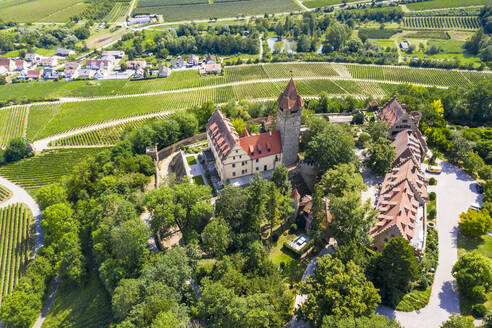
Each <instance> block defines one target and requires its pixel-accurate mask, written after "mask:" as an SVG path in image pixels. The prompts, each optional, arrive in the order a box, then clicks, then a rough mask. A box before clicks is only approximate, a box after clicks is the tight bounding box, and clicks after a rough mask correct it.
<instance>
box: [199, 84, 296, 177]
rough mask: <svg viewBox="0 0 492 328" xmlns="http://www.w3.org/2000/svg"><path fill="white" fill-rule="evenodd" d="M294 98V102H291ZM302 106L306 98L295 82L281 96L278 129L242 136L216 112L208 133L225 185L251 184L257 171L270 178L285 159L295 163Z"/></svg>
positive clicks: (207, 128)
mask: <svg viewBox="0 0 492 328" xmlns="http://www.w3.org/2000/svg"><path fill="white" fill-rule="evenodd" d="M285 97H287V98H288V99H289V101H286V99H285ZM291 98H292V99H293V101H290V99H291ZM302 106H303V101H302V98H301V96H299V95H298V94H297V90H296V87H295V84H294V81H293V80H292V79H291V80H290V82H289V84H288V85H287V88H286V89H285V91H284V92H283V93H282V94H281V95H280V97H279V104H278V110H277V128H279V127H280V128H279V129H278V130H275V131H268V132H264V133H260V134H253V135H251V134H250V133H249V132H248V131H247V130H246V129H244V131H242V134H241V136H239V134H238V133H237V131H236V130H235V129H234V127H233V125H232V123H231V121H230V120H229V119H228V118H226V117H225V116H224V115H223V114H222V112H221V111H220V110H219V109H217V110H215V112H214V113H213V115H212V116H211V117H210V119H209V121H208V123H207V126H206V132H207V141H208V145H209V147H210V150H211V151H212V153H213V157H214V158H215V168H216V169H217V173H218V175H219V177H220V179H221V180H222V182H223V183H224V184H226V183H238V184H242V183H241V182H239V180H241V181H247V180H248V179H251V177H252V175H253V174H255V173H257V172H258V173H261V174H262V175H263V176H268V175H269V174H271V172H272V170H273V169H275V167H277V166H279V165H281V163H283V162H284V161H283V158H284V156H289V161H290V162H289V163H291V164H292V161H294V162H295V160H296V159H297V150H298V146H299V133H300V118H301V116H298V115H301V114H302ZM298 121H299V122H298ZM296 136H297V139H296ZM296 141H297V144H296ZM294 152H295V154H294Z"/></svg>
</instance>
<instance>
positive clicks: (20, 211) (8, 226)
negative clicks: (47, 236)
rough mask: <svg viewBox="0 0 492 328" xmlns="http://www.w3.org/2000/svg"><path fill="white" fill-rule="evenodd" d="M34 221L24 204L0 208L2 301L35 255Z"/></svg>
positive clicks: (0, 289) (0, 296)
mask: <svg viewBox="0 0 492 328" xmlns="http://www.w3.org/2000/svg"><path fill="white" fill-rule="evenodd" d="M32 223H33V219H32V213H31V211H30V210H29V209H28V208H27V207H26V206H25V205H23V204H20V203H17V204H13V205H10V206H8V207H5V208H2V209H0V236H1V237H2V238H1V240H0V244H1V245H2V247H1V250H0V261H1V264H0V265H1V269H0V274H1V288H0V302H1V300H2V298H3V297H4V296H5V295H7V294H8V293H10V292H11V291H12V289H14V286H15V285H16V284H17V283H18V282H19V279H20V277H21V276H22V274H23V273H24V270H25V268H26V265H27V263H28V261H29V260H30V259H31V258H32V256H33V245H34V244H33V240H32V238H31V235H32V234H31V224H32Z"/></svg>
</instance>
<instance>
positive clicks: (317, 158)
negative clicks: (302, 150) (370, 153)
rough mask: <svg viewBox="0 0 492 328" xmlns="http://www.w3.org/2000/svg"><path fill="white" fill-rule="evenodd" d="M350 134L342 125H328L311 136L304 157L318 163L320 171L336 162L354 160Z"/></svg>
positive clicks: (341, 162)
mask: <svg viewBox="0 0 492 328" xmlns="http://www.w3.org/2000/svg"><path fill="white" fill-rule="evenodd" d="M354 149H355V145H354V141H353V140H352V135H351V134H350V133H349V132H348V131H346V130H345V129H344V128H343V127H341V126H338V125H328V126H326V127H325V128H324V129H323V130H322V131H320V132H319V133H318V134H317V135H315V136H313V138H312V140H311V141H309V143H308V144H307V148H306V158H307V159H308V160H309V161H312V162H315V163H317V164H318V166H319V169H320V172H321V173H323V172H325V171H326V170H328V169H330V168H332V167H334V166H335V165H337V164H343V163H350V162H355V161H356V156H355V153H354Z"/></svg>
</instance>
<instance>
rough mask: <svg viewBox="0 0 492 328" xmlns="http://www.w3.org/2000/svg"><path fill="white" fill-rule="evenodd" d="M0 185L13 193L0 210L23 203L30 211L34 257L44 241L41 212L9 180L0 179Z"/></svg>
mask: <svg viewBox="0 0 492 328" xmlns="http://www.w3.org/2000/svg"><path fill="white" fill-rule="evenodd" d="M0 185H2V186H5V187H7V188H8V189H10V190H11V191H12V193H13V195H12V197H11V198H10V199H9V200H8V201H6V202H5V203H3V204H1V205H0V208H2V207H6V206H8V205H11V204H15V203H24V204H26V205H27V206H28V207H29V209H30V210H31V212H32V215H33V217H34V220H35V226H36V235H35V243H34V255H36V253H37V252H38V249H39V248H40V247H41V246H42V245H43V239H44V237H43V232H42V231H41V210H40V208H39V206H38V204H37V203H36V201H35V200H34V199H33V198H32V197H31V195H29V194H28V193H27V191H25V190H24V189H22V188H21V187H19V186H18V185H16V184H14V183H12V182H10V181H9V180H7V179H5V178H2V177H0Z"/></svg>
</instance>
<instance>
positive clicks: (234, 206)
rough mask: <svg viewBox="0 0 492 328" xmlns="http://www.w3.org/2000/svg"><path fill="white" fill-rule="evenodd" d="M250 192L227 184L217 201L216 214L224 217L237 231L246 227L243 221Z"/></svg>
mask: <svg viewBox="0 0 492 328" xmlns="http://www.w3.org/2000/svg"><path fill="white" fill-rule="evenodd" d="M247 203H248V193H247V192H244V189H243V188H241V187H238V186H234V185H227V186H226V187H225V188H224V189H222V190H221V191H220V192H219V195H218V196H217V200H216V201H215V215H216V216H220V217H222V218H223V219H224V220H226V222H227V223H228V224H229V225H230V227H231V228H232V230H233V231H234V232H236V233H239V232H241V231H242V230H243V229H245V228H246V227H243V225H242V223H243V222H244V220H245V219H244V218H245V216H246V212H247V208H246V207H247Z"/></svg>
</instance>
